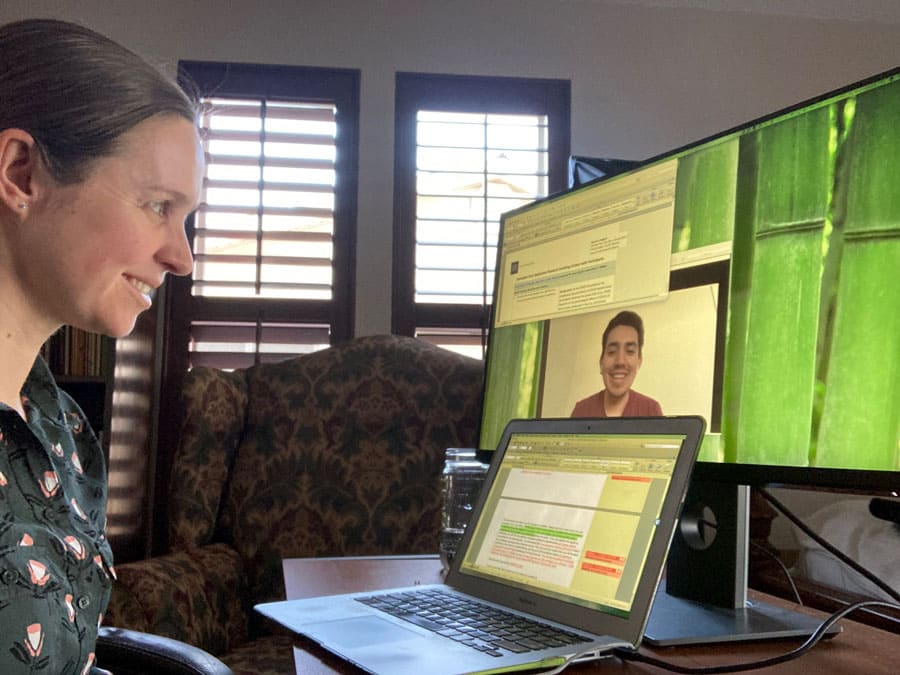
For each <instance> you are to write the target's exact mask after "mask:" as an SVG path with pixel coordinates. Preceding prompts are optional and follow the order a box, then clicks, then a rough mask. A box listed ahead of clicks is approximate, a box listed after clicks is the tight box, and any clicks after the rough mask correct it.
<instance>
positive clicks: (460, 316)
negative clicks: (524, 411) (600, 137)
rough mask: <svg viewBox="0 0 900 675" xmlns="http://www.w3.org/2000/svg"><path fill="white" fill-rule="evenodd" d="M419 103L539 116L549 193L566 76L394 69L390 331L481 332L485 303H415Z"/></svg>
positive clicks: (562, 140) (561, 140)
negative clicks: (544, 125) (544, 130)
mask: <svg viewBox="0 0 900 675" xmlns="http://www.w3.org/2000/svg"><path fill="white" fill-rule="evenodd" d="M419 110H440V111H445V112H463V113H465V112H477V113H489V114H507V115H513V114H526V115H527V114H531V115H547V117H548V127H549V133H550V145H549V154H548V167H549V172H548V185H549V193H550V194H553V193H554V192H558V191H560V190H563V189H565V187H566V185H567V175H568V173H567V172H568V161H569V154H570V147H571V83H570V82H569V81H568V80H556V79H539V78H514V77H489V76H470V75H440V74H427V73H409V72H399V73H397V75H396V89H395V107H394V244H393V260H394V265H393V282H392V286H393V294H392V307H391V331H392V332H393V333H395V334H398V335H415V331H416V328H417V327H419V326H421V327H425V326H427V327H430V328H457V327H468V328H477V329H479V330H481V331H482V332H485V331H486V330H487V328H488V322H489V320H490V307H483V306H481V305H472V304H469V305H463V304H459V305H454V304H446V303H421V302H419V303H417V302H416V301H415V274H416V132H417V119H416V115H417V113H418V111H419Z"/></svg>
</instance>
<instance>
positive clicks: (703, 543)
mask: <svg viewBox="0 0 900 675" xmlns="http://www.w3.org/2000/svg"><path fill="white" fill-rule="evenodd" d="M749 523H750V488H749V487H747V486H746V485H729V484H724V483H714V482H709V481H692V483H691V487H690V489H689V490H688V496H687V499H686V500H685V505H684V509H683V511H682V516H681V520H680V522H679V526H678V528H677V529H676V532H675V536H674V538H673V540H672V546H671V549H670V551H669V557H668V560H667V562H666V578H665V579H664V580H663V583H661V584H660V588H659V591H658V592H657V594H656V598H655V600H654V602H653V610H652V611H651V613H650V619H649V621H648V623H647V629H646V631H645V633H644V640H645V641H646V642H647V643H648V644H651V645H654V646H674V645H687V644H709V643H715V642H738V641H746V640H770V639H780V638H797V637H804V638H805V637H809V636H810V635H811V634H812V633H813V632H814V631H815V630H816V628H818V627H819V624H820V623H821V620H820V619H816V618H814V617H810V616H807V615H806V614H802V613H800V612H795V611H792V610H790V609H783V608H781V607H776V606H774V605H769V604H765V603H758V602H748V600H747V566H748V559H749V534H750V533H749V529H750V528H749ZM839 632H840V627H839V626H833V627H832V629H831V630H830V631H829V634H830V635H834V634H836V633H839Z"/></svg>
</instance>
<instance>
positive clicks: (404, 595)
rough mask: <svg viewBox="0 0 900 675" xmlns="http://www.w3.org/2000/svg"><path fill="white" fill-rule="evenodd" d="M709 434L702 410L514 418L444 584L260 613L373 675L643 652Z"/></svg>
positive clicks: (275, 605)
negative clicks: (696, 463) (674, 413)
mask: <svg viewBox="0 0 900 675" xmlns="http://www.w3.org/2000/svg"><path fill="white" fill-rule="evenodd" d="M704 430H705V422H704V421H703V419H702V418H700V417H692V416H683V417H654V418H608V419H585V418H582V419H537V420H513V421H511V422H510V423H509V424H508V425H507V427H506V429H505V431H504V433H503V436H502V439H501V441H500V444H499V446H498V448H497V450H496V452H495V453H494V455H493V457H492V459H491V466H490V469H489V471H488V473H487V476H486V478H485V485H484V487H483V488H482V491H481V495H480V497H479V499H478V502H477V504H476V505H475V508H474V509H473V512H472V519H471V521H470V522H469V525H468V526H467V527H466V533H465V536H464V537H463V539H462V542H461V543H460V547H459V550H458V551H457V553H456V555H455V556H454V559H453V561H452V564H451V566H450V569H449V570H448V572H447V576H446V578H445V581H444V583H442V584H423V585H415V586H408V587H404V588H397V589H390V590H381V591H369V592H365V593H349V594H341V595H331V596H320V597H312V598H306V599H301V600H288V601H281V602H271V603H264V604H260V605H257V606H256V608H255V609H256V610H257V611H258V612H260V613H261V614H263V615H265V616H267V617H270V618H272V619H274V620H275V621H277V622H278V623H280V624H282V625H283V626H285V627H287V628H289V629H290V630H292V631H294V632H295V633H298V634H300V635H304V636H306V637H308V638H310V639H312V640H314V641H315V642H317V643H319V644H320V645H322V646H323V647H324V648H325V649H327V650H329V651H331V652H333V653H334V654H337V655H339V656H340V657H342V658H344V659H345V660H347V661H349V662H351V663H353V664H355V665H357V666H358V667H360V668H362V669H363V670H366V671H368V672H371V673H391V674H392V675H422V674H423V673H428V674H429V675H441V674H448V675H449V674H451V673H489V672H504V671H511V670H522V669H525V668H530V667H534V668H539V667H541V668H542V667H552V666H560V665H563V664H565V663H566V662H568V661H570V660H573V659H580V658H584V657H599V656H602V655H603V654H606V653H609V652H611V651H612V650H613V649H615V648H627V649H636V648H637V646H638V645H639V643H640V641H641V638H642V636H643V632H644V627H645V625H646V623H647V618H648V616H649V613H650V608H651V605H652V603H653V597H654V594H655V592H656V588H657V585H658V583H659V580H660V577H661V575H662V570H663V563H664V562H665V558H666V554H667V551H668V548H669V544H670V542H671V539H672V534H673V532H674V528H675V524H676V522H677V519H678V515H679V513H680V509H681V505H682V503H683V501H684V497H685V493H686V491H687V486H688V480H689V478H690V474H691V470H692V468H693V465H694V461H695V459H696V457H697V452H698V448H699V445H700V441H701V439H702V437H703V433H704ZM429 603H430V606H429ZM473 606H474V609H473V608H472V607H473ZM479 621H480V624H479V623H478V622H479Z"/></svg>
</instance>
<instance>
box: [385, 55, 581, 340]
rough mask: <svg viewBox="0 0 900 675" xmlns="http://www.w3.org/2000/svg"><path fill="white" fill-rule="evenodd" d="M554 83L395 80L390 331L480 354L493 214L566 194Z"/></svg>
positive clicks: (558, 89) (564, 122) (562, 126)
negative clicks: (391, 314)
mask: <svg viewBox="0 0 900 675" xmlns="http://www.w3.org/2000/svg"><path fill="white" fill-rule="evenodd" d="M569 103H570V87H569V82H568V81H563V80H533V79H519V78H494V77H467V76H452V75H422V74H414V73H399V74H398V75H397V91H396V109H395V114H396V128H395V133H396V136H395V152H396V156H395V177H394V181H395V195H394V218H395V222H394V241H395V244H394V295H393V316H392V330H393V331H394V332H395V333H399V334H405V335H416V336H417V337H420V338H422V339H426V340H429V341H431V342H434V343H436V344H439V345H441V346H444V347H446V348H449V349H454V350H456V351H461V352H463V353H466V354H469V355H471V356H476V357H480V356H481V355H482V354H483V348H484V342H485V336H486V330H487V325H488V320H489V315H490V305H491V293H492V291H493V286H494V278H493V277H494V275H493V270H494V263H495V258H496V246H497V237H498V233H499V228H500V215H501V214H502V213H504V212H505V211H509V210H512V209H514V208H516V207H518V206H521V205H523V204H527V203H529V202H531V201H534V200H535V199H537V198H540V197H544V196H546V195H547V194H550V193H551V192H555V191H558V190H561V189H563V188H564V187H565V186H566V170H567V161H568V155H569Z"/></svg>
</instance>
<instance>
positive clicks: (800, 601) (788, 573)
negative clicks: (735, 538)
mask: <svg viewBox="0 0 900 675" xmlns="http://www.w3.org/2000/svg"><path fill="white" fill-rule="evenodd" d="M750 545H751V546H753V547H754V548H756V549H758V550H760V551H762V552H763V553H765V554H766V555H767V556H769V557H770V558H771V559H772V560H774V561H775V562H776V563H778V566H779V567H781V571H782V572H784V576H785V577H786V578H787V580H788V583H789V584H790V585H791V590H792V591H793V592H794V600H796V601H797V604H798V605H800V606H801V607H802V606H803V598H802V597H800V591H799V590H797V584H795V583H794V577H793V576H792V575H791V571H790V570H789V569H788V568H787V565H785V564H784V562H783V561H782V560H781V558H779V557H778V556H777V555H775V554H774V553H773V552H772V551H770V550H769V549H767V548H766V547H765V546H763V545H762V544H757V543H756V542H755V541H751V542H750Z"/></svg>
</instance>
